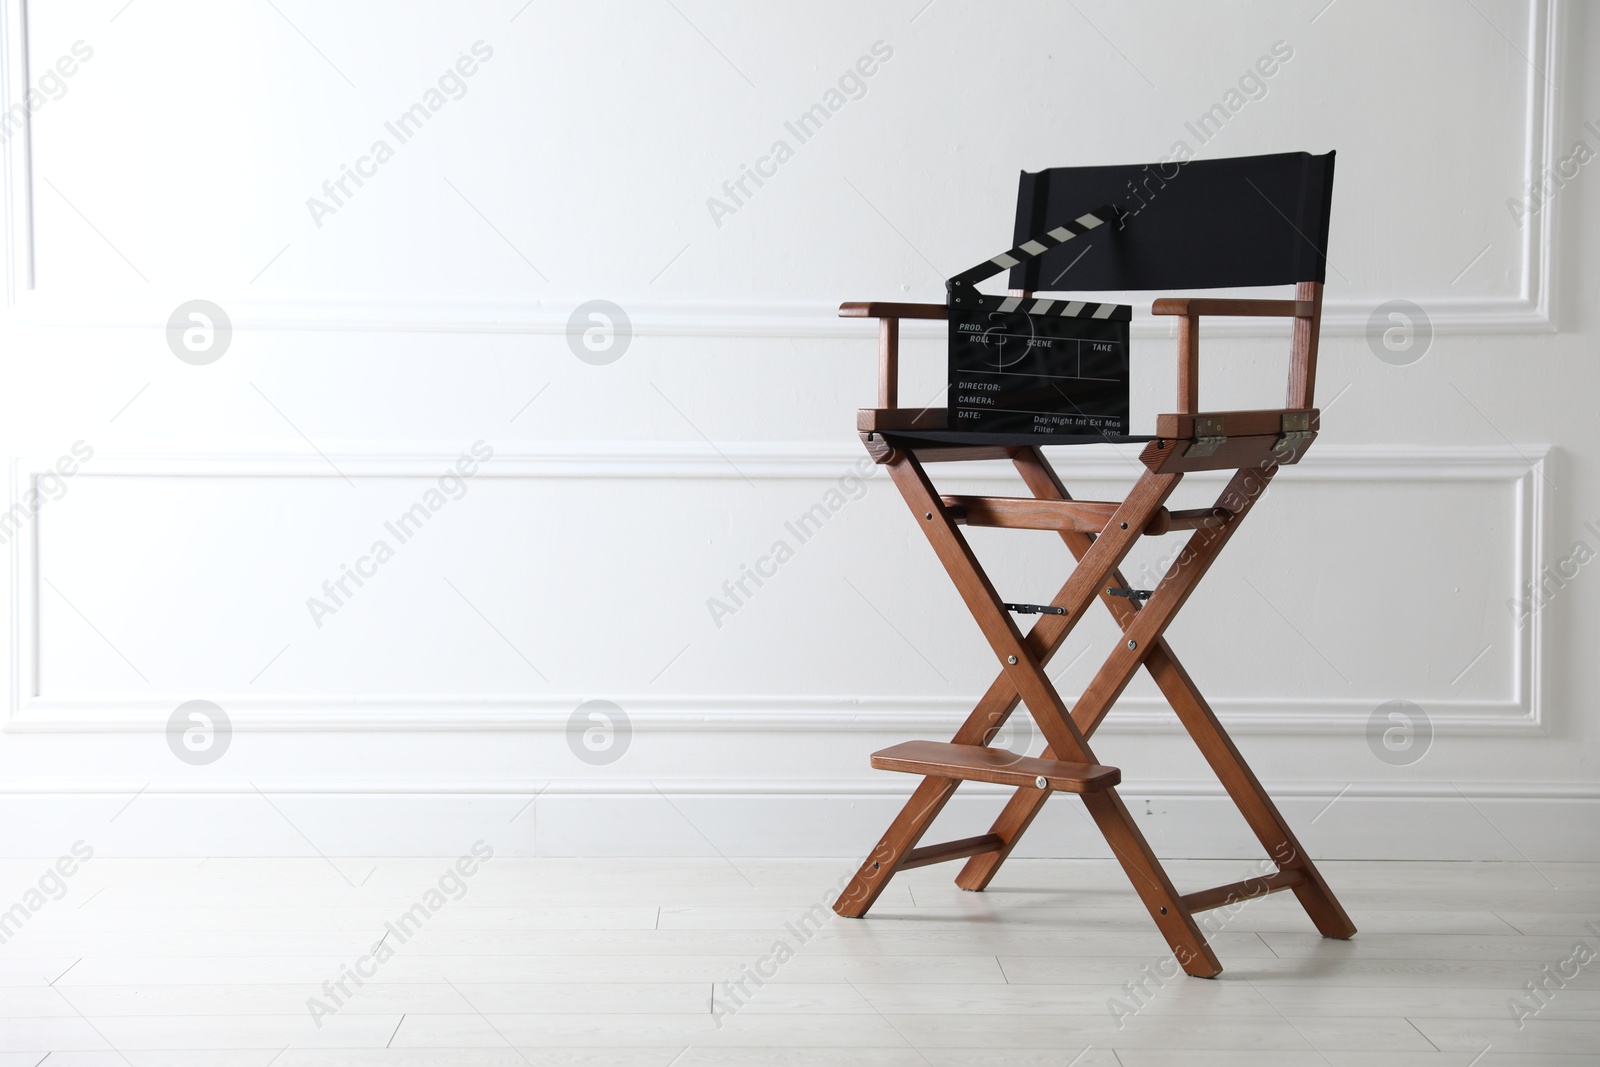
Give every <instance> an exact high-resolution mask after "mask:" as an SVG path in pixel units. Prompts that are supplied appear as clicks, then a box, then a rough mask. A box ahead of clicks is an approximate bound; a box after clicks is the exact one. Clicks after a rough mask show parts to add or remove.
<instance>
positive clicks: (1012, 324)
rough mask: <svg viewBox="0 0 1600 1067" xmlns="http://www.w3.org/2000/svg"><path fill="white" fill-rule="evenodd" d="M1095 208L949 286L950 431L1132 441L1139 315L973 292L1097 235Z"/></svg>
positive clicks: (1113, 218) (1104, 217) (1110, 220)
mask: <svg viewBox="0 0 1600 1067" xmlns="http://www.w3.org/2000/svg"><path fill="white" fill-rule="evenodd" d="M1107 224H1110V225H1112V226H1115V225H1116V224H1117V212H1116V209H1115V208H1113V207H1111V206H1110V205H1106V206H1104V207H1099V208H1096V209H1095V210H1093V211H1091V212H1088V213H1086V214H1084V215H1080V216H1078V217H1077V218H1076V219H1073V220H1072V221H1070V222H1066V223H1063V224H1062V225H1060V226H1057V227H1055V228H1054V229H1051V230H1049V231H1048V232H1046V233H1042V234H1038V235H1036V236H1034V237H1032V238H1030V239H1029V240H1026V241H1023V242H1022V243H1021V244H1019V245H1018V246H1017V247H1016V248H1013V249H1011V250H1010V251H1009V252H1002V253H1001V254H1000V255H998V256H995V257H994V258H993V259H990V260H987V261H985V262H983V263H980V264H979V265H978V266H976V267H973V268H972V269H971V270H967V271H963V272H962V273H961V274H958V275H956V276H955V277H954V278H951V279H950V281H949V282H948V283H947V285H946V289H947V291H948V296H947V302H948V307H949V309H950V400H949V406H950V423H949V427H950V429H952V430H977V431H983V432H986V433H1042V434H1072V435H1098V434H1106V435H1117V436H1120V435H1123V434H1126V433H1127V432H1128V325H1129V323H1130V322H1131V321H1132V319H1133V308H1131V307H1129V306H1128V305H1127V304H1101V303H1094V302H1086V301H1082V300H1054V299H1044V298H1036V297H1028V298H1022V297H1016V296H1003V297H1002V296H988V295H986V294H984V293H980V292H978V289H977V283H978V282H980V281H983V280H984V279H985V278H991V277H993V276H994V275H996V274H999V273H1001V272H1002V271H1006V270H1010V269H1011V268H1012V267H1015V266H1017V265H1018V264H1020V263H1023V262H1025V261H1027V260H1031V259H1035V258H1037V257H1039V256H1041V255H1043V254H1044V253H1045V252H1048V251H1049V250H1051V249H1052V248H1056V247H1058V246H1060V245H1062V244H1065V243H1066V242H1068V241H1071V240H1073V239H1075V238H1078V237H1081V236H1082V235H1084V234H1086V233H1088V232H1089V231H1091V230H1093V229H1096V228H1097V227H1100V226H1103V225H1107Z"/></svg>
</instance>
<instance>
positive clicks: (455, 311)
mask: <svg viewBox="0 0 1600 1067" xmlns="http://www.w3.org/2000/svg"><path fill="white" fill-rule="evenodd" d="M1567 2H1568V0H1529V2H1528V8H1527V21H1528V31H1527V38H1526V40H1525V42H1524V47H1525V48H1526V51H1527V54H1528V55H1529V56H1532V57H1533V62H1532V63H1531V64H1530V69H1529V71H1528V74H1527V80H1526V89H1525V92H1526V103H1525V118H1524V130H1523V138H1522V141H1523V143H1522V145H1521V146H1520V151H1521V153H1522V156H1523V175H1524V180H1525V181H1537V180H1538V179H1539V178H1540V176H1541V175H1542V174H1544V173H1545V172H1546V171H1547V170H1548V169H1549V168H1551V167H1553V166H1554V165H1555V164H1556V163H1557V162H1558V160H1559V158H1560V151H1561V149H1560V143H1559V131H1558V123H1559V121H1560V118H1561V116H1560V107H1559V93H1558V87H1559V86H1560V85H1561V84H1562V83H1563V80H1564V78H1565V72H1566V68H1567V64H1568V57H1567V55H1566V53H1565V51H1564V49H1563V36H1562V35H1563V27H1564V26H1565V24H1566V22H1567V12H1566V7H1567ZM0 11H3V15H4V18H3V31H0V33H3V35H0V61H3V62H4V64H5V77H4V78H3V79H0V106H8V105H9V103H10V100H11V99H16V98H17V97H18V95H19V94H20V93H25V92H26V90H27V54H28V47H27V25H26V17H25V4H24V2H23V0H0ZM1541 72H1543V73H1541ZM8 97H9V99H8ZM29 140H30V134H28V133H27V132H26V131H25V132H24V133H21V134H19V135H18V136H17V137H15V138H12V139H11V141H10V142H9V143H8V144H7V146H6V149H5V153H4V175H5V184H4V199H5V203H4V215H5V222H6V226H5V254H6V270H7V283H6V284H7V293H8V301H9V302H10V303H12V304H13V305H15V306H14V308H13V316H14V317H15V318H16V320H17V321H18V322H20V323H23V324H28V325H35V326H56V327H93V328H134V329H164V328H165V324H166V318H167V316H168V314H170V312H171V309H172V307H174V306H175V305H176V304H177V303H179V302H181V301H183V300H186V299H189V298H191V297H192V296H193V295H194V294H193V293H190V292H184V293H181V294H180V293H161V291H160V290H159V289H157V290H155V291H154V292H151V293H149V294H148V295H147V296H146V297H145V298H143V299H140V300H138V301H133V300H131V299H130V298H129V297H128V296H126V295H122V294H117V293H102V294H96V296H95V298H94V299H85V298H84V297H83V295H82V294H75V295H71V296H68V295H65V294H56V295H52V294H50V293H48V292H46V291H41V290H39V289H37V288H35V282H34V271H33V261H34V256H33V226H34V222H33V205H32V196H31V180H32V178H31V168H32V162H31V159H30V153H29V149H28V144H29ZM1558 210H1559V205H1551V206H1550V207H1549V208H1547V209H1546V210H1544V211H1541V212H1540V213H1539V214H1538V216H1537V219H1536V220H1535V223H1534V224H1533V225H1529V226H1527V227H1526V228H1525V229H1524V230H1523V231H1522V235H1521V247H1520V258H1521V270H1520V276H1519V278H1518V280H1517V283H1516V290H1517V291H1516V292H1515V293H1510V294H1503V295H1496V296H1488V297H1474V298H1452V297H1449V296H1448V295H1446V294H1444V293H1442V292H1441V293H1439V294H1425V293H1420V294H1419V293H1410V294H1394V293H1391V294H1386V295H1385V296H1383V297H1382V298H1379V299H1374V300H1371V301H1350V300H1341V299H1337V294H1335V299H1330V300H1329V301H1328V302H1327V303H1326V305H1325V306H1324V312H1323V333H1324V335H1326V336H1359V335H1362V334H1363V333H1364V332H1365V331H1366V328H1367V320H1368V317H1369V315H1370V314H1371V312H1372V311H1373V309H1374V308H1375V307H1376V306H1377V305H1378V304H1380V303H1382V302H1383V301H1384V300H1387V299H1390V298H1391V297H1394V296H1399V295H1404V296H1407V297H1408V298H1410V299H1412V300H1414V301H1415V302H1416V303H1418V304H1420V305H1422V306H1423V307H1424V308H1425V309H1427V312H1428V315H1429V317H1430V319H1431V321H1432V325H1433V329H1434V331H1435V332H1437V333H1452V334H1507V333H1509V334H1527V333H1544V332H1551V331H1554V330H1555V329H1556V328H1557V324H1556V321H1555V318H1554V315H1553V311H1552V307H1551V286H1550V277H1551V265H1552V262H1553V260H1554V254H1555V249H1554V245H1555V233H1556V232H1557V231H1556V228H1555V216H1556V214H1557V212H1558ZM158 294H160V295H158ZM594 295H596V294H592V293H591V294H587V295H586V296H583V297H578V298H575V299H572V300H570V301H565V302H556V303H543V302H501V303H492V302H466V301H455V302H450V301H429V300H426V299H421V300H419V299H416V298H413V297H404V298H394V299H383V300H368V301H362V300H334V301H325V300H316V299H312V298H306V299H276V300H263V299H259V298H251V297H246V296H245V295H244V293H243V292H242V291H241V292H235V293H229V294H218V295H217V297H216V298H217V299H218V302H219V303H221V304H222V305H223V306H224V307H225V308H227V309H228V312H229V315H230V317H231V319H232V320H233V324H234V328H235V329H242V330H287V331H360V332H373V333H448V334H562V333H565V332H566V329H567V319H568V317H569V315H570V313H571V311H572V310H573V308H574V307H575V306H576V305H577V304H579V303H580V302H582V301H583V300H586V299H588V298H589V297H591V296H594ZM868 295H870V294H868ZM855 298H856V299H860V298H864V297H862V296H857V297H855ZM930 298H932V299H936V300H939V299H942V294H931V297H930ZM620 302H621V303H622V304H623V305H624V306H625V307H626V308H627V310H628V312H629V315H630V318H631V319H632V322H633V327H634V330H635V334H636V335H637V336H646V337H648V336H659V337H701V338H713V337H729V338H781V339H791V340H803V339H818V338H830V337H856V336H868V335H869V334H870V333H871V332H872V327H871V324H870V323H862V322H860V321H854V322H843V321H840V320H839V319H838V318H837V315H836V308H835V307H834V305H832V304H827V303H818V302H794V303H776V302H766V303H752V302H741V301H731V300H712V301H667V302H634V301H630V300H622V301H620ZM1174 329H1175V327H1174V326H1173V324H1172V323H1170V322H1168V321H1165V320H1157V319H1153V318H1151V317H1150V316H1148V315H1142V314H1141V315H1136V317H1135V320H1134V326H1133V333H1134V336H1136V337H1168V336H1172V331H1173V330H1174ZM1206 330H1207V333H1208V334H1209V335H1212V336H1225V337H1233V336H1257V335H1269V334H1274V333H1276V332H1280V331H1279V328H1278V327H1277V326H1276V325H1275V324H1273V323H1270V322H1267V321H1264V320H1251V319H1231V320H1230V319H1219V320H1216V321H1215V322H1214V323H1208V324H1207V327H1206ZM904 333H905V336H907V337H930V338H931V337H939V336H943V332H942V330H941V329H940V327H939V326H938V324H934V323H917V322H908V323H906V324H905V327H904Z"/></svg>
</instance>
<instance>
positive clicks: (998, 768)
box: [872, 741, 1122, 793]
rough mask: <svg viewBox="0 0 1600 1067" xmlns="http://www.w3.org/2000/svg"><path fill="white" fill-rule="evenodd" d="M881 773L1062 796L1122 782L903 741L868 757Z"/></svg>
mask: <svg viewBox="0 0 1600 1067" xmlns="http://www.w3.org/2000/svg"><path fill="white" fill-rule="evenodd" d="M872 765H873V766H874V767H876V768H877V769H878V770H880V771H905V772H907V773H909V774H925V775H931V776H932V777H934V778H960V779H964V780H966V781H972V782H995V783H997V784H999V785H1013V786H1033V787H1035V788H1040V789H1045V788H1048V789H1055V790H1059V791H1060V792H1063V793H1097V792H1099V791H1100V790H1102V789H1110V788H1111V787H1112V786H1114V785H1116V784H1117V783H1118V782H1120V781H1122V772H1121V771H1120V770H1118V769H1117V768H1115V767H1101V766H1099V765H1097V764H1093V763H1063V762H1062V761H1061V760H1053V759H1039V758H1037V757H1034V756H1019V755H1017V754H1016V753H1015V752H1010V751H1007V750H1006V749H1003V748H985V747H984V746H982V745H952V744H948V743H946V742H943V741H907V742H905V743H904V744H901V745H895V746H894V747H893V748H886V749H884V750H883V751H881V752H874V753H873V754H872Z"/></svg>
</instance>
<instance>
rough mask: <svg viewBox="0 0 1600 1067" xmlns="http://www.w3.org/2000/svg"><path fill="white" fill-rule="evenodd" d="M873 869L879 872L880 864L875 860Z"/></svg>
mask: <svg viewBox="0 0 1600 1067" xmlns="http://www.w3.org/2000/svg"><path fill="white" fill-rule="evenodd" d="M872 869H873V870H877V869H878V863H877V861H876V860H874V861H873V863H872Z"/></svg>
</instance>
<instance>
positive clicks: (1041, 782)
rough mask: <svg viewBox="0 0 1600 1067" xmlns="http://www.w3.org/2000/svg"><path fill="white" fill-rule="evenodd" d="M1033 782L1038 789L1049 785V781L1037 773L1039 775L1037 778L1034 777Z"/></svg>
mask: <svg viewBox="0 0 1600 1067" xmlns="http://www.w3.org/2000/svg"><path fill="white" fill-rule="evenodd" d="M1033 784H1034V785H1036V786H1038V787H1039V788H1040V789H1043V788H1044V787H1045V786H1047V785H1049V784H1050V783H1049V782H1047V781H1045V779H1044V775H1042V774H1041V775H1039V777H1037V778H1035V779H1034V780H1033Z"/></svg>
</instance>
